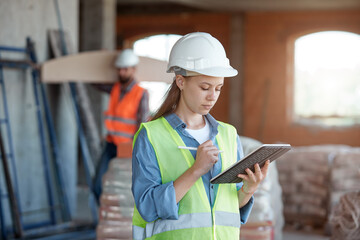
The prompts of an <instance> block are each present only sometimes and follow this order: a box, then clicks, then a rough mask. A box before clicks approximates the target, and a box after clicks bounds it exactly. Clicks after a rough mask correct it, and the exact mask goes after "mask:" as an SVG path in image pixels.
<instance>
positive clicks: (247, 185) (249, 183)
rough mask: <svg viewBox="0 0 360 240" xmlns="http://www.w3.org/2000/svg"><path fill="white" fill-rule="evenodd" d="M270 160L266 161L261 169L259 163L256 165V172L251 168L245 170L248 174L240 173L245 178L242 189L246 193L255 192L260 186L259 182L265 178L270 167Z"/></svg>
mask: <svg viewBox="0 0 360 240" xmlns="http://www.w3.org/2000/svg"><path fill="white" fill-rule="evenodd" d="M269 164H270V160H267V161H266V162H265V165H264V166H263V167H262V168H261V169H260V166H259V164H258V163H256V164H255V165H254V168H255V173H253V172H252V171H251V170H250V169H249V168H247V169H246V170H245V171H246V173H247V174H238V177H239V178H242V179H243V184H244V185H243V186H242V191H243V192H244V193H245V194H251V195H252V194H253V193H254V192H255V191H256V189H257V188H258V186H259V184H260V183H261V182H262V181H263V180H264V179H265V177H266V174H267V171H268V169H269Z"/></svg>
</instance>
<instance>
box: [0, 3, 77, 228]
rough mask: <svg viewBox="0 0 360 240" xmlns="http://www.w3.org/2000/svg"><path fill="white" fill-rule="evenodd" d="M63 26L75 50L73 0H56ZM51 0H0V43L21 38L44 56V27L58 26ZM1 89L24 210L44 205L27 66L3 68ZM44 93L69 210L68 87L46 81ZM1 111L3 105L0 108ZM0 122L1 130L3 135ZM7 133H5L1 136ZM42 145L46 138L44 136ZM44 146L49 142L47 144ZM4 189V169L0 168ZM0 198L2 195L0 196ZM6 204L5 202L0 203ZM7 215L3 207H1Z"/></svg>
mask: <svg viewBox="0 0 360 240" xmlns="http://www.w3.org/2000/svg"><path fill="white" fill-rule="evenodd" d="M58 3H59V8H60V12H61V19H62V24H63V28H64V29H65V30H67V31H68V32H69V33H70V37H71V44H72V45H73V48H74V50H75V52H76V51H77V49H78V1H77V0H59V1H58ZM58 28H59V25H58V21H57V15H56V10H55V4H54V1H49V0H1V1H0V45H2V46H16V47H25V38H26V37H30V38H31V39H32V40H33V41H34V42H35V49H36V54H37V57H38V61H39V62H43V61H45V60H46V59H48V57H49V46H48V37H47V30H49V29H58ZM1 57H2V58H23V57H24V56H23V55H22V54H2V55H1ZM4 78H5V85H6V95H7V100H8V104H9V112H10V122H11V131H12V137H13V144H14V148H15V162H16V168H17V182H18V187H19V195H20V198H21V210H22V211H23V212H26V211H30V210H36V209H39V208H44V207H46V206H47V197H46V188H45V181H44V169H43V166H44V165H43V163H42V155H41V148H40V137H39V136H40V135H39V130H38V125H37V117H36V106H35V101H34V91H33V86H32V78H31V74H30V71H29V70H27V71H21V70H14V69H4ZM48 93H49V94H50V96H49V99H50V100H51V106H52V109H51V110H52V112H53V116H54V117H55V124H56V130H57V131H56V132H57V136H58V141H59V147H60V153H61V155H60V157H61V161H62V163H61V166H62V171H63V172H64V173H65V176H66V177H65V184H66V189H67V192H68V194H69V197H70V203H71V209H72V212H74V211H75V209H76V201H75V199H76V180H77V134H76V132H77V131H76V123H75V118H74V114H73V108H72V103H71V101H70V97H69V96H70V93H69V89H68V88H67V87H66V86H63V85H56V86H52V87H51V91H49V92H48ZM1 101H2V99H1ZM1 110H2V102H1ZM0 114H1V115H0V116H1V117H2V116H3V111H1V112H0ZM4 131H5V130H4V126H2V132H3V133H2V134H3V135H4V133H5V132H4ZM5 139H6V138H5ZM46 146H47V147H48V146H49V142H48V141H46ZM48 150H49V148H48ZM0 181H1V185H0V187H1V191H2V192H4V190H5V189H4V179H3V174H2V173H1V174H0ZM3 199H4V198H3ZM4 207H5V209H8V207H7V205H6V206H4ZM5 214H6V215H7V217H8V214H9V213H8V212H5ZM47 219H48V215H47V214H45V213H37V214H34V215H29V216H28V217H25V218H24V220H25V221H24V222H25V223H27V222H33V223H34V222H35V223H36V222H39V221H46V220H47Z"/></svg>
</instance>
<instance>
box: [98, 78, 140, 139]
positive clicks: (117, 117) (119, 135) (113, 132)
mask: <svg viewBox="0 0 360 240" xmlns="http://www.w3.org/2000/svg"><path fill="white" fill-rule="evenodd" d="M143 93H144V89H143V88H142V87H140V86H139V85H138V84H135V85H134V86H133V87H132V88H131V90H130V91H129V92H128V93H126V94H125V96H124V97H123V98H122V99H121V100H119V96H120V83H116V84H115V85H114V86H113V88H112V90H111V94H110V99H109V107H108V110H107V111H106V112H105V126H106V129H107V130H108V135H107V137H106V140H107V141H108V142H112V143H114V144H116V145H118V144H120V143H124V142H129V141H132V139H133V136H134V134H135V133H136V131H137V128H138V122H137V112H138V108H139V105H140V100H141V98H142V96H143Z"/></svg>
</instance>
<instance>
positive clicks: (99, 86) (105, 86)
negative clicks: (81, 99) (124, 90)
mask: <svg viewBox="0 0 360 240" xmlns="http://www.w3.org/2000/svg"><path fill="white" fill-rule="evenodd" d="M91 86H93V87H94V88H96V89H98V90H100V91H102V92H106V93H110V92H111V89H112V87H113V86H114V84H112V83H105V84H99V83H94V84H91Z"/></svg>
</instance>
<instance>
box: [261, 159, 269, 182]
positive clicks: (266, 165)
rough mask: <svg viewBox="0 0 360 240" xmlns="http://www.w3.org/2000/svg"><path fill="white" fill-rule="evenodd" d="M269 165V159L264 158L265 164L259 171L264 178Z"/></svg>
mask: <svg viewBox="0 0 360 240" xmlns="http://www.w3.org/2000/svg"><path fill="white" fill-rule="evenodd" d="M269 165H270V160H266V162H265V165H264V166H263V167H262V168H261V172H262V174H263V176H264V178H265V177H266V175H267V172H268V170H269Z"/></svg>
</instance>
